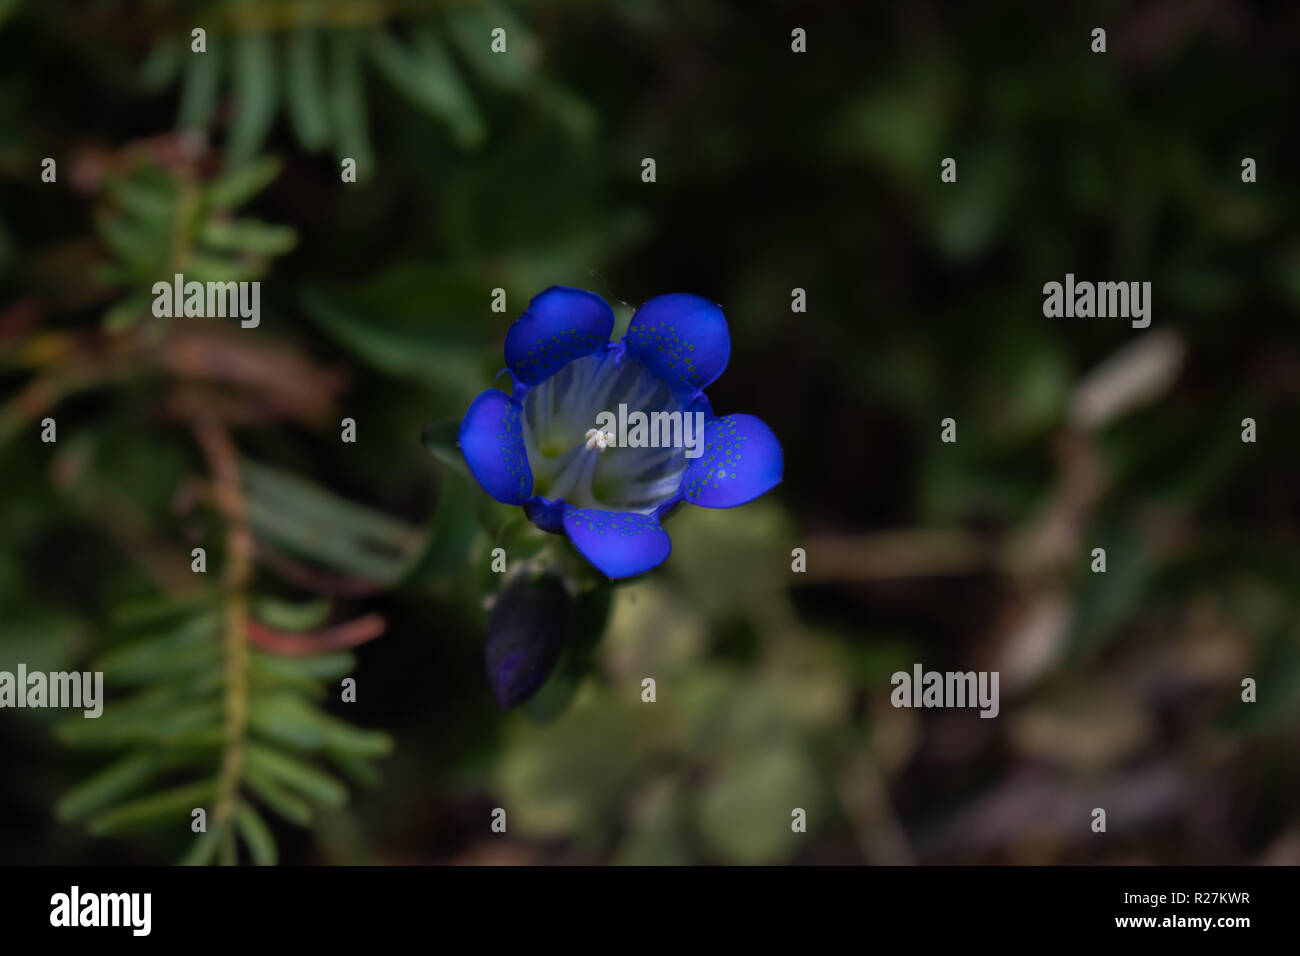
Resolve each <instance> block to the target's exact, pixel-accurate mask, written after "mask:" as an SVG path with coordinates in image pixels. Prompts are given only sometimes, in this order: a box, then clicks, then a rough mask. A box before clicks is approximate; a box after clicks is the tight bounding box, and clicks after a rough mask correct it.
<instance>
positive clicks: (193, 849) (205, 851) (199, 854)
mask: <svg viewBox="0 0 1300 956" xmlns="http://www.w3.org/2000/svg"><path fill="white" fill-rule="evenodd" d="M225 834H226V830H225V828H224V827H214V828H213V829H211V830H205V831H204V832H202V833H200V834H199V838H198V839H197V840H195V841H194V842H193V843H192V844H190V848H189V850H188V851H186V853H185V855H184V856H183V857H181V858H180V860H179V862H178V865H179V866H207V865H208V864H209V863H211V862H212V859H213V857H215V856H216V855H217V848H218V847H219V846H220V845H221V840H222V838H223V837H224V836H225Z"/></svg>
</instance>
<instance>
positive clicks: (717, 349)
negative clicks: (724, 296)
mask: <svg viewBox="0 0 1300 956" xmlns="http://www.w3.org/2000/svg"><path fill="white" fill-rule="evenodd" d="M623 342H624V344H625V345H626V347H627V352H628V354H629V355H631V356H633V357H634V358H638V359H640V360H641V361H642V362H644V363H645V365H646V367H647V368H649V369H650V371H651V372H653V373H654V374H655V375H657V376H658V377H659V378H661V379H663V380H664V381H665V382H667V383H668V384H669V385H671V386H672V388H673V391H675V392H677V393H678V394H680V395H694V394H695V393H696V392H698V391H699V390H700V389H702V388H704V387H706V386H707V385H708V384H709V383H710V382H712V381H714V380H715V379H716V378H717V377H718V376H719V375H721V374H722V370H723V369H725V368H726V367H727V359H729V358H730V357H731V333H730V332H728V331H727V320H726V319H725V318H724V317H723V315H722V308H721V306H717V305H714V304H713V303H712V302H710V301H709V300H708V299H705V298H701V297H700V296H698V295H687V294H686V293H682V292H675V293H673V294H671V295H661V296H656V297H655V298H653V299H651V300H650V301H649V302H647V303H645V304H644V305H643V306H641V308H639V309H637V312H636V315H634V316H632V323H631V324H630V325H629V326H628V328H627V335H625V336H624V337H623Z"/></svg>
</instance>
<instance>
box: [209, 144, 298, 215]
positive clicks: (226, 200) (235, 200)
mask: <svg viewBox="0 0 1300 956" xmlns="http://www.w3.org/2000/svg"><path fill="white" fill-rule="evenodd" d="M280 168H281V163H280V160H278V159H276V158H274V157H270V156H268V157H266V158H264V159H259V160H257V161H256V162H252V163H248V164H247V165H245V166H241V167H239V168H237V169H232V170H229V171H227V172H225V173H223V174H222V175H221V176H219V177H217V178H216V179H214V180H213V181H212V182H210V183H209V184H208V185H207V187H206V188H205V189H204V197H205V198H206V199H207V203H208V206H209V207H211V208H213V209H233V208H235V207H236V206H242V205H243V204H244V203H246V202H248V201H249V200H250V199H252V198H253V197H254V196H256V195H257V194H258V193H260V192H261V191H262V190H263V189H265V188H266V187H267V186H269V185H270V184H271V183H272V182H273V181H274V180H275V178H276V177H277V176H279V175H280Z"/></svg>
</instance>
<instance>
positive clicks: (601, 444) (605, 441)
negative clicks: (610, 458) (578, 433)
mask: <svg viewBox="0 0 1300 956" xmlns="http://www.w3.org/2000/svg"><path fill="white" fill-rule="evenodd" d="M586 439H587V451H604V450H605V449H606V448H608V447H609V446H610V445H611V444H613V442H614V433H613V432H602V431H601V430H600V429H599V428H588V429H587V435H586Z"/></svg>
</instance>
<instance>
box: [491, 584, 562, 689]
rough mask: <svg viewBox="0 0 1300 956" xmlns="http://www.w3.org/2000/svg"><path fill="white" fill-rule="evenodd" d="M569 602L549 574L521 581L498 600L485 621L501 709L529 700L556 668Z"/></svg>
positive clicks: (493, 674)
mask: <svg viewBox="0 0 1300 956" xmlns="http://www.w3.org/2000/svg"><path fill="white" fill-rule="evenodd" d="M572 606H573V601H572V599H571V598H570V597H569V592H568V591H567V590H566V589H565V587H564V584H563V583H562V582H561V581H560V579H559V578H557V577H554V576H553V575H547V576H544V577H540V578H536V579H533V580H529V579H527V578H519V579H516V580H515V581H512V582H511V583H510V584H508V585H507V586H506V587H505V588H504V589H503V590H502V592H501V594H500V595H499V596H498V597H497V602H496V606H495V607H494V608H493V609H492V617H491V619H490V620H489V622H488V635H487V652H486V658H487V675H488V681H489V683H491V685H492V693H493V694H495V695H496V699H497V703H498V704H499V705H500V706H501V709H502V710H509V709H510V708H511V707H517V706H519V705H520V704H522V703H523V702H524V701H526V700H528V698H530V697H532V696H533V694H535V693H536V692H537V690H538V688H540V687H541V686H542V684H543V683H545V682H546V678H548V677H549V676H550V675H551V671H553V670H554V669H555V664H556V661H557V660H559V657H560V651H561V650H562V649H563V646H564V635H565V632H566V631H567V630H568V626H569V620H570V616H571V611H572Z"/></svg>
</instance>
